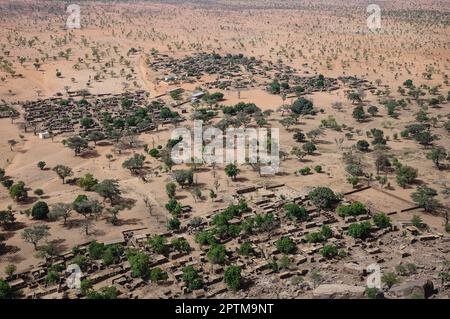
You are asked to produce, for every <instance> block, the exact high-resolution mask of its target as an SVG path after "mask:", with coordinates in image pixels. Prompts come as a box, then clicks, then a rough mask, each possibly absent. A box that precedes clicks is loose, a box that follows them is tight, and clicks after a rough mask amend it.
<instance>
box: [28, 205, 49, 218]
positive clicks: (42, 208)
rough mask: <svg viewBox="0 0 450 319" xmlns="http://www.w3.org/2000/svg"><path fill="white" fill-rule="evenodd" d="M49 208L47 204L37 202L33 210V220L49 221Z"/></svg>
mask: <svg viewBox="0 0 450 319" xmlns="http://www.w3.org/2000/svg"><path fill="white" fill-rule="evenodd" d="M48 213H49V208H48V205H47V203H46V202H37V203H36V204H34V206H33V208H32V209H31V216H33V219H47V217H48Z"/></svg>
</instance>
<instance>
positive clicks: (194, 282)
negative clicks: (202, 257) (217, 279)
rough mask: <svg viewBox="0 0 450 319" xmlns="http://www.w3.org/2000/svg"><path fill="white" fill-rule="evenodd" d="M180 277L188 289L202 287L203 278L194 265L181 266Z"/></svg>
mask: <svg viewBox="0 0 450 319" xmlns="http://www.w3.org/2000/svg"><path fill="white" fill-rule="evenodd" d="M182 279H183V281H184V283H185V285H186V288H187V289H188V290H189V291H193V290H197V289H200V288H202V287H203V280H202V278H200V276H199V275H198V272H197V270H195V268H194V266H192V265H191V266H187V267H184V268H183V275H182Z"/></svg>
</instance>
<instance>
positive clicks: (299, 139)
mask: <svg viewBox="0 0 450 319" xmlns="http://www.w3.org/2000/svg"><path fill="white" fill-rule="evenodd" d="M293 138H294V140H295V141H296V142H298V143H303V142H305V141H306V137H305V134H304V133H302V132H300V131H298V132H295V133H294V135H293Z"/></svg>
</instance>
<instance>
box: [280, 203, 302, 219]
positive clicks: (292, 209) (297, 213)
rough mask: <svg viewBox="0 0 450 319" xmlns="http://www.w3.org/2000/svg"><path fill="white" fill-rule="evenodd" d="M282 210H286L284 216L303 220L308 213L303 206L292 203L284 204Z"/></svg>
mask: <svg viewBox="0 0 450 319" xmlns="http://www.w3.org/2000/svg"><path fill="white" fill-rule="evenodd" d="M283 208H284V211H285V212H286V216H288V217H289V218H291V219H296V220H300V221H305V220H307V219H308V213H307V212H306V209H305V207H303V206H299V205H297V204H294V203H289V204H285V205H284V207H283Z"/></svg>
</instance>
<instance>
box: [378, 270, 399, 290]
mask: <svg viewBox="0 0 450 319" xmlns="http://www.w3.org/2000/svg"><path fill="white" fill-rule="evenodd" d="M381 282H382V283H383V284H385V285H386V286H388V287H389V288H391V287H392V286H393V285H395V284H396V283H398V282H399V280H398V278H397V275H396V274H395V273H393V272H387V273H384V274H383V276H381Z"/></svg>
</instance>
